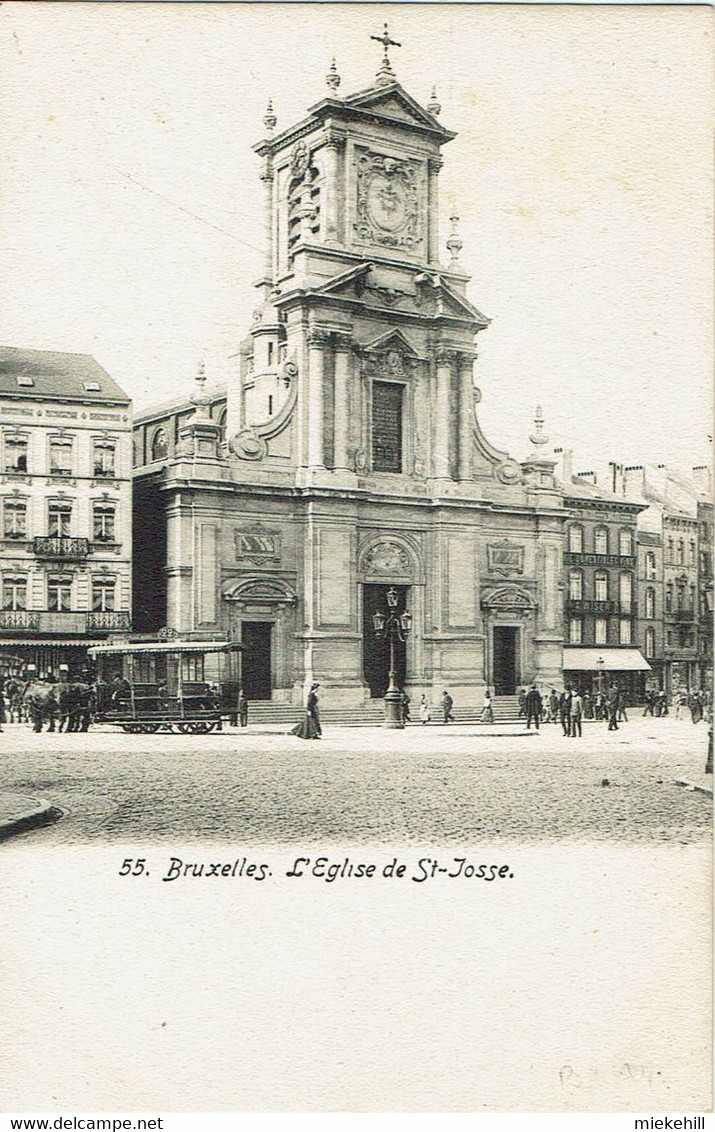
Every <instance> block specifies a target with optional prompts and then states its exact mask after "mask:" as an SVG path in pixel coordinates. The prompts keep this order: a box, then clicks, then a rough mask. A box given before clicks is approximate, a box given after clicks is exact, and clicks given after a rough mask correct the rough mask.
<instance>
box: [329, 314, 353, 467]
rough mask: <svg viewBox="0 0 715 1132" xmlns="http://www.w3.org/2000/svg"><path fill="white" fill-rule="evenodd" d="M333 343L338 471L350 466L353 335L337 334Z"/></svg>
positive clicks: (335, 445) (335, 461)
mask: <svg viewBox="0 0 715 1132" xmlns="http://www.w3.org/2000/svg"><path fill="white" fill-rule="evenodd" d="M333 341H334V343H335V401H334V416H335V434H334V435H335V443H334V464H335V468H336V470H337V469H339V468H347V466H348V426H349V411H348V383H349V381H350V363H351V360H352V335H351V334H349V333H336V334H334V335H333Z"/></svg>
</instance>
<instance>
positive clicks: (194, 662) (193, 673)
mask: <svg viewBox="0 0 715 1132" xmlns="http://www.w3.org/2000/svg"><path fill="white" fill-rule="evenodd" d="M181 676H182V679H183V680H185V681H186V682H187V683H195V682H199V681H200V682H203V679H204V658H203V654H202V653H196V654H193V653H184V655H183V657H182V668H181Z"/></svg>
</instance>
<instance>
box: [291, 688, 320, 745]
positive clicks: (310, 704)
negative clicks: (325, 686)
mask: <svg viewBox="0 0 715 1132" xmlns="http://www.w3.org/2000/svg"><path fill="white" fill-rule="evenodd" d="M319 687H320V684H311V686H310V692H309V693H308V699H307V700H306V703H305V715H304V716H303V718H302V719H301V721H300V723H297V724H296V725H295V727H294V728H293V730H292V731H291V735H297V736H298V738H299V739H321V738H322V735H323V732H322V729H321V726H320V714H319V712H318V697H317V695H316V690H317V689H318V688H319Z"/></svg>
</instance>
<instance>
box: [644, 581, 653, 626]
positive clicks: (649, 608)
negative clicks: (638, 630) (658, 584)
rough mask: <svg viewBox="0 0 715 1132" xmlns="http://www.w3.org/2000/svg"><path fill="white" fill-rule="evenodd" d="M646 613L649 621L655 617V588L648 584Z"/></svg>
mask: <svg viewBox="0 0 715 1132" xmlns="http://www.w3.org/2000/svg"><path fill="white" fill-rule="evenodd" d="M645 615H646V617H647V618H648V620H649V621H652V620H653V618H654V617H655V590H654V589H653V587H652V586H648V589H647V590H646V592H645Z"/></svg>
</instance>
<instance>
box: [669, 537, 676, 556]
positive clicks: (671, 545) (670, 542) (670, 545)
mask: <svg viewBox="0 0 715 1132" xmlns="http://www.w3.org/2000/svg"><path fill="white" fill-rule="evenodd" d="M673 546H674V543H673V540H672V538H669V539H668V561H669V562H674V561H675V560H674V558H673V553H674V552H673Z"/></svg>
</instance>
